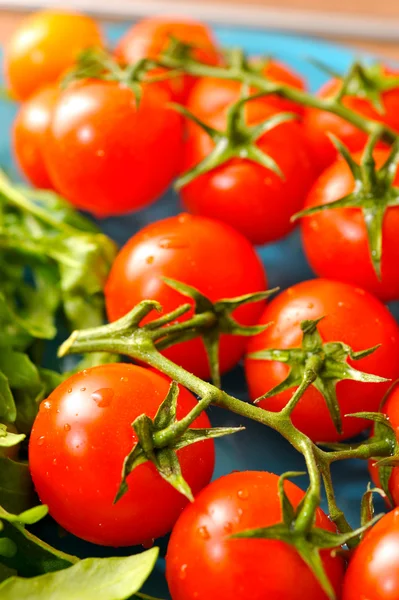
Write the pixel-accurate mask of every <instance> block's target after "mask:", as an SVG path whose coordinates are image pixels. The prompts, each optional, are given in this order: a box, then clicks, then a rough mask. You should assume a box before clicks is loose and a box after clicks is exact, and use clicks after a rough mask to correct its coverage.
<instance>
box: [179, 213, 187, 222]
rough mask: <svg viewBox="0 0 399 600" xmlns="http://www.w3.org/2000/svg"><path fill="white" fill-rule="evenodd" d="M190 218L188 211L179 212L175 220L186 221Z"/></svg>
mask: <svg viewBox="0 0 399 600" xmlns="http://www.w3.org/2000/svg"><path fill="white" fill-rule="evenodd" d="M189 219H190V215H189V214H188V213H181V214H180V215H179V216H178V217H177V220H178V222H179V223H187V221H188V220H189Z"/></svg>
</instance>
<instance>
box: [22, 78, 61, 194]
mask: <svg viewBox="0 0 399 600" xmlns="http://www.w3.org/2000/svg"><path fill="white" fill-rule="evenodd" d="M58 97H59V89H58V86H56V85H48V86H46V87H43V88H41V89H39V90H38V91H37V92H35V93H34V94H33V95H32V96H31V97H30V98H29V100H27V101H26V102H25V103H24V104H22V106H21V108H20V109H19V111H18V114H17V116H16V119H15V121H14V127H13V145H14V153H15V157H16V159H17V162H18V164H19V167H20V168H21V170H22V172H23V173H24V175H25V176H26V177H27V179H29V181H30V182H31V183H32V184H33V185H34V186H36V187H38V188H42V189H44V188H49V189H51V188H52V187H53V185H52V183H51V180H50V177H49V174H48V172H47V168H46V165H45V162H44V156H43V150H44V146H45V144H46V136H47V133H48V130H49V127H50V118H51V114H52V110H53V108H54V106H55V103H56V101H57V99H58Z"/></svg>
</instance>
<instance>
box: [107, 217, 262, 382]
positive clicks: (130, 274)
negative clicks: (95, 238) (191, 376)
mask: <svg viewBox="0 0 399 600" xmlns="http://www.w3.org/2000/svg"><path fill="white" fill-rule="evenodd" d="M162 277H170V278H172V279H175V280H178V281H182V282H183V283H186V284H188V285H191V286H193V287H195V288H197V289H198V290H199V291H200V292H201V293H202V294H205V296H207V297H208V298H209V299H210V300H212V301H216V300H221V299H222V298H232V297H235V296H241V295H244V294H249V293H252V292H258V291H262V290H265V289H266V276H265V272H264V269H263V267H262V264H261V262H260V260H259V258H258V256H257V255H256V252H255V250H254V249H253V247H252V246H251V244H250V243H249V242H248V241H247V240H246V239H245V238H244V237H243V236H242V235H241V234H240V233H238V232H237V231H235V230H234V229H232V228H231V227H229V226H228V225H225V224H224V223H221V222H219V221H213V220H211V219H207V218H205V217H197V216H191V215H187V214H181V215H179V216H176V217H170V218H167V219H164V220H162V221H158V222H157V223H152V224H150V225H147V227H145V228H144V229H142V230H141V231H139V232H138V233H137V234H136V235H134V236H133V237H132V238H131V239H130V240H129V241H128V242H127V244H126V245H125V246H124V247H123V248H122V250H121V251H120V253H119V255H118V256H117V257H116V260H115V262H114V264H113V267H112V269H111V273H110V275H109V279H108V282H107V285H106V287H105V299H106V307H107V313H108V317H109V319H110V320H111V321H114V320H116V319H118V318H119V317H121V316H122V315H124V314H126V313H127V312H128V311H129V310H130V309H132V308H133V307H134V306H135V305H136V304H137V303H138V302H140V301H142V300H145V299H153V300H157V301H158V302H160V303H161V305H162V306H163V310H164V312H165V313H166V312H169V311H171V310H174V309H175V308H177V307H178V306H180V305H182V304H185V303H187V302H190V303H191V304H193V301H192V300H191V299H190V298H187V297H186V296H183V295H182V294H180V293H179V292H177V291H176V290H174V289H172V288H171V287H169V286H168V285H167V284H166V283H165V282H164V281H163V280H162ZM263 306H264V302H256V303H251V304H246V305H243V306H240V307H239V308H238V309H237V310H236V311H234V313H233V315H234V317H235V318H236V319H237V320H238V321H239V322H240V323H243V324H244V325H253V324H254V323H256V321H257V319H258V318H259V316H260V314H261V312H262V309H263ZM188 314H189V315H190V314H192V312H190V313H188ZM149 318H150V319H151V320H152V319H154V318H156V316H153V315H152V314H151V315H149ZM181 319H187V314H186V315H184V316H183V317H181ZM244 349H245V338H243V337H240V336H231V335H222V336H221V342H220V352H219V358H220V368H221V372H225V371H227V370H229V369H231V368H232V367H233V366H234V365H235V364H236V363H237V362H238V361H239V360H240V358H241V356H242V354H243V352H244ZM164 354H165V355H166V356H167V357H168V358H170V359H171V360H173V361H174V362H176V363H178V364H179V365H182V366H183V367H184V368H185V369H187V370H188V371H190V372H193V373H195V374H196V375H198V376H199V377H202V378H206V377H209V366H208V359H207V356H206V353H205V349H204V347H203V343H202V340H200V339H198V338H197V339H194V340H190V341H187V342H184V343H179V344H176V345H175V346H172V347H171V348H169V349H168V350H165V351H164Z"/></svg>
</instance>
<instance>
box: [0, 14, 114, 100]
mask: <svg viewBox="0 0 399 600" xmlns="http://www.w3.org/2000/svg"><path fill="white" fill-rule="evenodd" d="M102 44H103V42H102V36H101V32H100V30H99V28H98V26H97V24H96V23H95V21H93V20H92V19H90V18H89V17H86V16H84V15H81V14H79V13H73V12H63V11H50V10H44V11H39V12H37V13H34V14H33V15H30V16H28V17H26V18H25V19H24V20H23V21H22V23H21V24H20V26H19V27H18V28H17V30H16V31H15V32H14V34H13V36H12V38H11V40H10V42H9V43H8V45H7V46H6V49H5V58H4V66H5V72H6V77H7V80H8V84H9V86H10V88H11V92H12V93H13V95H14V96H15V97H16V98H17V99H18V100H26V99H27V98H29V96H31V95H32V94H33V93H34V92H35V91H37V90H39V89H40V88H41V87H43V86H45V85H47V84H50V83H55V82H57V81H58V79H59V78H60V76H61V75H62V74H63V73H64V72H65V71H66V70H67V69H68V68H70V67H71V66H72V65H73V64H74V62H75V60H76V58H77V56H78V54H79V53H80V52H81V51H82V50H84V49H85V48H89V47H98V46H102Z"/></svg>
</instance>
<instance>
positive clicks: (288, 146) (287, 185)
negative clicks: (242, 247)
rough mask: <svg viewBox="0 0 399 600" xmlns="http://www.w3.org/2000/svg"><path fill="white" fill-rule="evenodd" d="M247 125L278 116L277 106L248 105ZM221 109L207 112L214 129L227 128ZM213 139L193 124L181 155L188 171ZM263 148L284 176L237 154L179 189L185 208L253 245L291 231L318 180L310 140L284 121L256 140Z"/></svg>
mask: <svg viewBox="0 0 399 600" xmlns="http://www.w3.org/2000/svg"><path fill="white" fill-rule="evenodd" d="M247 109H248V110H247V121H248V123H249V124H255V123H258V122H259V121H261V120H264V119H266V118H269V117H271V116H273V115H275V114H276V111H275V109H274V108H272V107H270V106H268V105H266V104H264V103H262V102H259V101H256V104H255V103H250V105H249V106H248V107H247ZM225 121H226V119H225V114H224V113H223V112H219V113H215V114H214V115H212V116H208V117H207V119H206V122H207V124H208V125H210V126H212V127H214V128H215V129H219V130H223V129H224V128H225V126H226V122H225ZM214 145H215V144H214V141H213V140H212V139H211V138H210V137H209V135H208V134H207V133H206V132H205V131H203V130H202V129H200V128H199V127H198V126H194V125H190V127H189V134H188V137H187V139H186V142H185V147H184V153H183V167H184V170H188V169H190V168H191V167H193V166H194V165H196V164H198V163H199V162H201V161H202V160H204V159H205V158H206V157H207V156H208V155H209V154H210V152H211V151H212V149H213V148H214ZM257 146H258V148H259V149H260V150H262V152H264V153H265V154H267V155H269V156H270V157H271V158H273V159H274V161H275V162H276V163H277V165H278V166H279V167H280V170H281V171H282V173H283V175H284V177H279V175H277V174H275V173H273V172H272V171H271V170H270V169H266V168H265V167H263V166H261V165H259V164H256V163H254V162H252V161H249V160H246V159H242V158H233V159H231V160H229V161H228V162H227V163H224V164H222V165H221V166H219V167H216V168H215V169H213V170H211V171H208V172H207V173H205V174H204V175H200V176H199V177H197V178H195V179H194V180H193V181H191V182H190V183H189V184H187V185H186V186H185V187H183V188H182V190H181V197H182V200H183V203H184V205H185V207H186V208H187V209H188V210H189V211H190V212H192V213H193V214H199V215H203V216H206V217H211V218H214V219H220V220H221V221H223V222H225V223H228V224H229V225H231V226H232V227H234V228H235V229H237V230H238V231H240V232H241V233H242V234H243V235H245V236H246V237H247V238H248V239H249V240H250V241H251V242H252V243H253V244H264V243H266V242H271V241H274V240H277V239H279V238H281V237H283V236H285V235H287V234H288V233H289V232H290V231H292V229H293V228H294V225H293V224H292V223H291V221H290V219H291V217H292V215H293V214H295V212H297V211H298V210H300V209H301V207H302V206H303V203H304V201H305V198H306V194H307V193H308V191H309V189H310V187H311V184H312V183H313V180H314V171H313V165H312V162H311V158H310V154H309V151H308V147H307V142H306V139H305V137H304V134H303V130H302V129H301V127H300V125H298V123H295V122H293V121H290V122H285V123H282V124H281V125H278V126H277V127H275V128H274V129H271V130H270V131H268V132H267V133H265V134H264V135H263V136H262V137H261V138H259V140H258V142H257Z"/></svg>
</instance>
